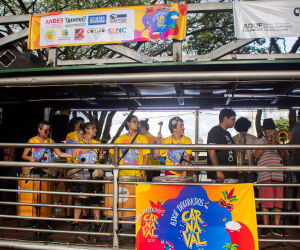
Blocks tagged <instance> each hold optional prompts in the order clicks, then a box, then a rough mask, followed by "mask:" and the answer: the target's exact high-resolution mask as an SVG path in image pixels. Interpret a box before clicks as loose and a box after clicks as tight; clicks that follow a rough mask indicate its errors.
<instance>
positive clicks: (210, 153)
mask: <svg viewBox="0 0 300 250" xmlns="http://www.w3.org/2000/svg"><path fill="white" fill-rule="evenodd" d="M208 156H209V159H210V161H211V164H212V165H213V166H219V165H220V164H219V161H218V157H217V153H216V150H214V149H210V150H208ZM224 179H225V175H224V173H223V172H222V171H217V182H223V181H224Z"/></svg>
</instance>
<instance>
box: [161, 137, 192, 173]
mask: <svg viewBox="0 0 300 250" xmlns="http://www.w3.org/2000/svg"><path fill="white" fill-rule="evenodd" d="M162 144H192V141H191V139H190V138H188V137H186V136H184V135H183V136H182V137H181V139H180V140H178V141H175V140H173V139H172V136H169V137H167V138H165V139H163V141H162ZM164 154H165V155H166V165H167V166H178V165H184V161H182V162H180V160H181V159H182V157H183V156H184V154H187V155H191V154H192V150H190V149H188V150H184V149H161V150H160V155H164ZM180 173H181V172H180V171H166V175H180Z"/></svg>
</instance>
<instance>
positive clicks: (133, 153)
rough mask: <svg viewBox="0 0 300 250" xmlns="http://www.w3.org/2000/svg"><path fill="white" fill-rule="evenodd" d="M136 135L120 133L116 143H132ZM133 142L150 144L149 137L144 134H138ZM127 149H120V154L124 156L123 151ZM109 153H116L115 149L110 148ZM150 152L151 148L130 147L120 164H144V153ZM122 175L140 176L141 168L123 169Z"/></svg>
mask: <svg viewBox="0 0 300 250" xmlns="http://www.w3.org/2000/svg"><path fill="white" fill-rule="evenodd" d="M133 138H134V136H132V137H129V136H127V134H123V135H120V136H119V137H118V138H117V139H116V140H115V142H114V143H115V144H130V143H131V141H132V139H133ZM133 144H148V141H147V138H146V137H145V136H143V135H140V134H139V135H138V136H137V137H136V138H135V141H134V142H133ZM125 151H126V149H121V150H119V156H120V158H121V157H122V155H123V153H124V152H125ZM109 153H110V154H112V155H114V149H110V150H109ZM147 154H150V150H149V149H137V148H134V149H129V150H128V152H127V154H126V155H125V156H124V157H123V159H122V160H121V162H120V165H122V164H123V165H143V164H144V160H143V157H144V155H147ZM119 175H120V176H139V175H140V170H121V171H120V174H119Z"/></svg>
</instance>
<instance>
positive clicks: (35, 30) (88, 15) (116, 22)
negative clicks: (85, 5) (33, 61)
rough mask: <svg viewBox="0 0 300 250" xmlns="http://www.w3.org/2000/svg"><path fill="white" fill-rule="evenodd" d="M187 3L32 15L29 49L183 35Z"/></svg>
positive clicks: (180, 38) (145, 39)
mask: <svg viewBox="0 0 300 250" xmlns="http://www.w3.org/2000/svg"><path fill="white" fill-rule="evenodd" d="M186 16H187V5H186V4H165V5H148V6H130V7H118V8H102V9H87V10H74V11H61V12H53V13H46V14H38V15H31V17H30V27H29V34H28V48H29V49H39V48H47V47H59V46H76V45H90V44H107V43H127V42H138V41H148V40H161V39H166V38H174V39H177V40H183V39H185V36H186Z"/></svg>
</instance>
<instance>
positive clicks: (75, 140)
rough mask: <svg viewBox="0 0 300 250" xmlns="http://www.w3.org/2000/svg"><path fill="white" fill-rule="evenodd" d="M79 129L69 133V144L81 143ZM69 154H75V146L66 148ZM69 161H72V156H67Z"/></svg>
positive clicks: (67, 138) (67, 139)
mask: <svg viewBox="0 0 300 250" xmlns="http://www.w3.org/2000/svg"><path fill="white" fill-rule="evenodd" d="M79 133H80V132H79V131H72V132H70V133H68V134H67V136H66V143H67V144H73V143H79V139H78V134H79ZM66 153H67V154H71V155H72V154H73V148H67V149H66ZM67 163H72V158H67Z"/></svg>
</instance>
